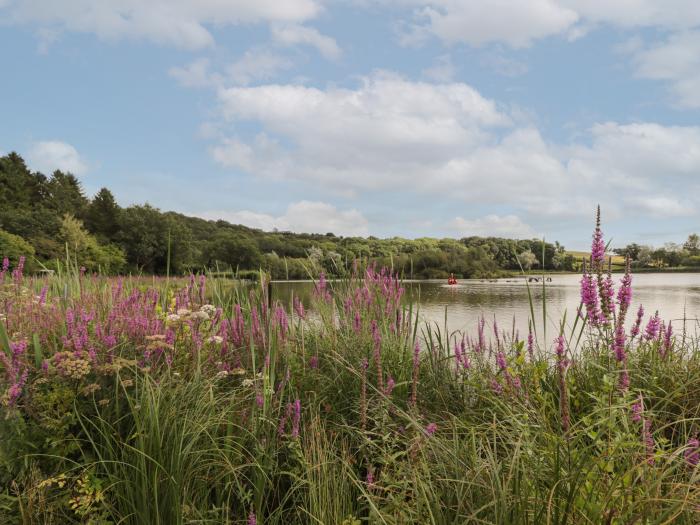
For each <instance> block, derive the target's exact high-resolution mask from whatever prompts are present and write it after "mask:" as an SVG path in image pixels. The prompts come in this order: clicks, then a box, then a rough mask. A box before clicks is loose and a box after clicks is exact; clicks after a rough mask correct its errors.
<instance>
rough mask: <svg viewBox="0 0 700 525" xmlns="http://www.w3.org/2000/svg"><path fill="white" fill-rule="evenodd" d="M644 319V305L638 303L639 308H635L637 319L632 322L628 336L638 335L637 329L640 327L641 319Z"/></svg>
mask: <svg viewBox="0 0 700 525" xmlns="http://www.w3.org/2000/svg"><path fill="white" fill-rule="evenodd" d="M643 319H644V307H643V306H642V305H641V304H640V305H639V310H637V319H636V320H635V322H634V325H632V329H631V330H630V337H631V338H632V339H634V338H635V337H637V336H638V335H639V330H640V327H641V326H642V320H643Z"/></svg>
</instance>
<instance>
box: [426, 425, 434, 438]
mask: <svg viewBox="0 0 700 525" xmlns="http://www.w3.org/2000/svg"><path fill="white" fill-rule="evenodd" d="M436 430H437V424H436V423H429V424H428V426H426V427H425V435H426V436H428V437H430V436H432V435H433V434H435V431H436Z"/></svg>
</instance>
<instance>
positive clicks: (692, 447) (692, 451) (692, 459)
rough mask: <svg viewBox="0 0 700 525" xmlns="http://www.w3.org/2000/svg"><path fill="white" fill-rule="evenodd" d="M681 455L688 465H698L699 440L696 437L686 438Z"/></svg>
mask: <svg viewBox="0 0 700 525" xmlns="http://www.w3.org/2000/svg"><path fill="white" fill-rule="evenodd" d="M683 457H684V458H685V462H686V463H687V465H688V466H689V467H691V468H695V467H697V466H698V463H700V441H698V439H697V438H691V439H689V440H688V443H687V444H686V450H685V452H684V453H683Z"/></svg>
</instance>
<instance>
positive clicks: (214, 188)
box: [0, 0, 700, 249]
mask: <svg viewBox="0 0 700 525" xmlns="http://www.w3.org/2000/svg"><path fill="white" fill-rule="evenodd" d="M0 66H1V67H2V76H1V77H0V115H1V116H2V117H1V120H0V122H1V124H0V152H2V153H8V152H10V151H17V152H18V153H20V154H21V155H22V156H23V157H24V158H25V160H26V161H27V163H28V165H29V167H30V168H31V169H33V170H38V171H41V172H42V173H46V174H50V173H51V172H52V171H53V170H54V169H61V170H67V171H70V172H72V173H73V174H75V175H76V176H78V177H79V178H80V180H81V181H82V183H83V186H84V188H85V190H86V193H87V194H88V195H92V194H94V193H95V192H96V191H97V190H99V188H101V187H103V186H106V187H108V188H109V189H111V190H112V191H113V193H114V194H115V196H116V198H117V200H118V202H119V203H120V204H122V205H130V204H140V203H144V202H148V203H150V204H152V205H154V206H156V207H158V208H161V209H163V210H175V211H179V212H182V213H186V214H189V215H195V216H199V217H203V218H208V219H219V218H221V219H226V220H229V221H231V222H234V223H241V224H246V225H248V226H252V227H257V228H262V229H265V230H271V229H273V228H278V229H280V230H292V231H297V232H318V233H326V232H329V231H332V232H334V233H336V234H340V235H363V236H366V235H375V236H378V237H389V236H395V235H398V236H403V237H409V238H416V237H423V236H433V237H461V236H468V235H497V236H503V237H518V238H532V237H545V238H546V239H547V240H551V241H553V240H559V241H560V242H562V243H563V244H564V245H565V246H567V247H569V248H572V249H583V248H585V247H586V246H587V245H588V244H589V240H590V235H591V230H592V226H593V216H594V212H595V206H596V204H600V205H601V208H602V215H603V222H604V229H605V231H606V233H607V237H608V238H612V242H613V245H623V244H625V243H628V242H638V243H641V244H652V245H657V246H658V245H661V244H663V243H665V242H668V241H672V242H682V241H683V240H684V239H685V238H686V237H687V235H688V234H689V233H692V232H694V231H698V230H700V221H699V219H700V206H699V204H700V122H699V121H698V117H700V2H697V1H696V0H666V1H664V2H659V1H658V0H616V1H614V2H611V1H609V0H605V1H604V0H488V1H486V0H482V1H477V0H167V1H166V0H149V1H148V2H144V1H142V0H101V1H99V2H95V1H94V0H0Z"/></svg>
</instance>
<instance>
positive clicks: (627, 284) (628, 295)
mask: <svg viewBox="0 0 700 525" xmlns="http://www.w3.org/2000/svg"><path fill="white" fill-rule="evenodd" d="M631 303H632V275H631V274H630V273H629V258H628V259H627V266H626V269H625V275H624V277H623V278H622V280H621V281H620V289H619V290H618V291H617V304H618V305H619V306H620V311H619V314H618V318H620V317H621V318H623V319H624V317H625V314H626V313H627V309H628V308H629V306H630V304H631Z"/></svg>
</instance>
